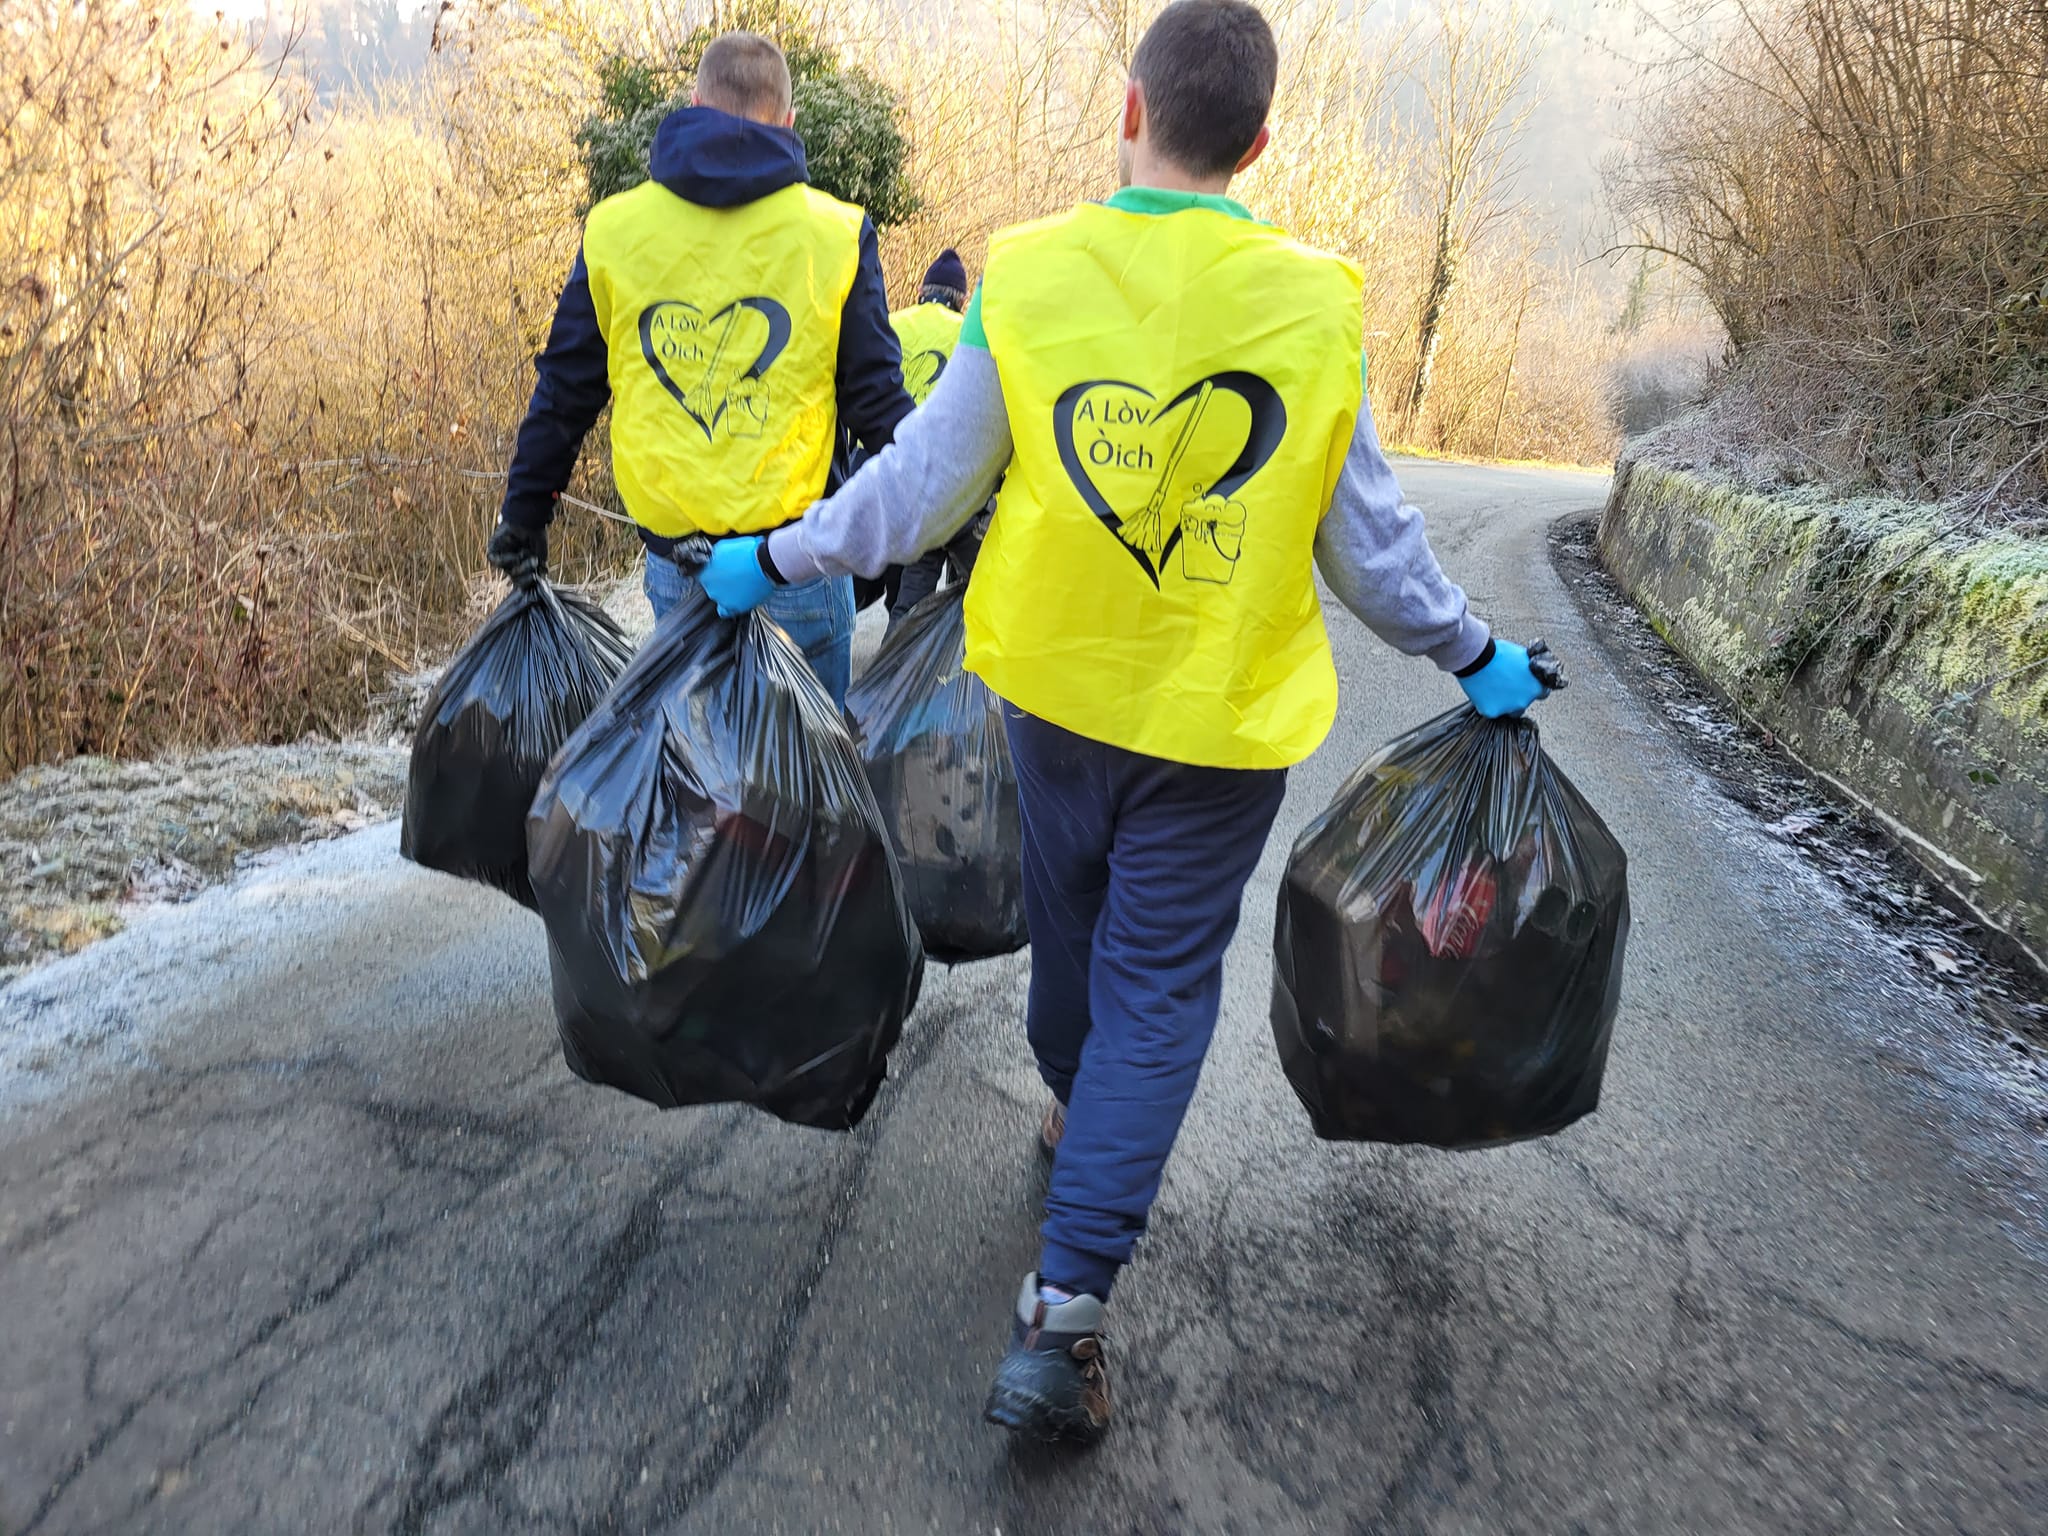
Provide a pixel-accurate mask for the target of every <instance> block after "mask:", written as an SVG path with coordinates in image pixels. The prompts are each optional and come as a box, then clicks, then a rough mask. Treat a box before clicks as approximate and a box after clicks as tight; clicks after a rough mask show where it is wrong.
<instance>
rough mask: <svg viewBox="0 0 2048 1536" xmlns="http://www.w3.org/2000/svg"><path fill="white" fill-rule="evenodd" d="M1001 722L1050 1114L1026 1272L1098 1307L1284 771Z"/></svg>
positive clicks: (1147, 1183) (1178, 1093)
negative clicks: (1050, 1151) (1045, 1182)
mask: <svg viewBox="0 0 2048 1536" xmlns="http://www.w3.org/2000/svg"><path fill="white" fill-rule="evenodd" d="M1003 720H1004V724H1005V725H1006V726H1007V727H1008V731H1009V738H1010V759H1011V761H1012V762H1013V763H1014V764H1015V765H1016V769H1017V801H1018V807H1019V809H1020V810H1021V811H1022V813H1023V822H1024V848H1023V854H1024V859H1023V862H1024V916H1025V919H1026V921H1027V922H1028V923H1029V924H1030V927H1031V990H1030V994H1029V997H1028V1000H1027V1002H1026V1004H1025V1031H1026V1033H1027V1034H1028V1035H1029V1036H1030V1038H1031V1049H1032V1051H1033V1053H1034V1054H1035V1055H1036V1056H1037V1057H1038V1075H1039V1076H1040V1077H1042V1078H1044V1079H1045V1085H1046V1086H1047V1087H1048V1088H1050V1089H1051V1090H1052V1091H1053V1094H1054V1096H1055V1097H1057V1098H1058V1099H1059V1100H1060V1102H1062V1103H1063V1104H1065V1105H1066V1106H1067V1128H1066V1133H1065V1134H1064V1135H1063V1136H1062V1137H1061V1138H1060V1148H1059V1155H1058V1156H1057V1157H1055V1158H1054V1159H1053V1164H1052V1188H1051V1191H1050V1192H1049V1193H1048V1194H1047V1196H1046V1201H1045V1225H1044V1226H1043V1227H1042V1228H1041V1229H1040V1236H1041V1237H1042V1238H1043V1240H1044V1248H1043V1251H1042V1252H1041V1254H1040V1257H1039V1265H1038V1271H1039V1278H1040V1279H1042V1280H1044V1281H1045V1282H1046V1283H1047V1284H1049V1285H1060V1286H1065V1287H1067V1288H1068V1289H1069V1290H1075V1291H1088V1292H1091V1293H1093V1294H1094V1295H1097V1296H1102V1297H1107V1296H1108V1295H1109V1289H1110V1286H1111V1285H1112V1284H1113V1283H1114V1282H1115V1280H1116V1274H1117V1270H1118V1269H1119V1268H1121V1267H1122V1266H1123V1264H1124V1263H1126V1262H1127V1261H1128V1260H1129V1258H1130V1256H1131V1248H1132V1246H1133V1245H1134V1244H1135V1243H1136V1242H1137V1240H1138V1237H1139V1235H1140V1234H1141V1233H1143V1232H1144V1230H1145V1218H1146V1216H1147V1215H1148V1214H1149V1213H1150V1211H1151V1209H1152V1200H1153V1197H1154V1196H1156V1195H1157V1194H1158V1193H1159V1179H1160V1175H1161V1174H1162V1173H1164V1172H1165V1169H1166V1157H1167V1154H1168V1153H1169V1152H1171V1151H1172V1150H1173V1142H1174V1138H1175V1137H1176V1136H1178V1135H1179V1134H1180V1124H1181V1120H1182V1118H1183V1117H1184V1116H1185V1115H1186V1114H1187V1109H1188V1100H1189V1099H1190V1098H1191V1097H1193V1095H1194V1091H1195V1081H1196V1079H1197V1078H1199V1077H1200V1076H1201V1074H1202V1057H1203V1056H1204V1055H1205V1054H1206V1053H1207V1051H1208V1049H1209V1038H1210V1036H1211V1035H1212V1034H1214V1033H1215V1029H1216V1015H1217V1012H1218V1010H1219V1008H1220V1006H1221V1004H1222V1001H1223V952H1224V951H1225V950H1227V949H1228V948H1230V939H1231V935H1232V934H1233V933H1235V932H1236V931H1237V911H1238V905H1239V902H1240V900H1241V898H1242V897H1243V895H1244V886H1245V881H1246V880H1248V879H1249V878H1250V877H1251V873H1252V870H1253V869H1254V868H1255V867H1256V866H1257V864H1258V862H1259V854H1260V851H1261V850H1262V849H1264V847H1265V846H1266V834H1267V832H1268V831H1270V830H1271V828H1272V825H1273V818H1274V816H1275V815H1276V814H1277V813H1278V812H1279V809H1280V797H1281V795H1282V794H1283V793H1284V792H1285V791H1286V788H1287V773H1286V770H1284V769H1249V768H1191V767H1188V766H1187V765H1186V764H1183V763H1169V762H1165V761H1163V760H1161V759H1159V758H1156V757H1143V756H1140V755H1139V754H1138V753H1136V752H1126V751H1124V750H1123V749H1121V748H1119V747H1111V746H1105V745H1104V744H1103V743H1101V742H1099V741H1090V740H1089V739H1088V738H1087V737H1085V736H1076V735H1074V734H1073V733H1072V732H1071V731H1065V730H1062V729H1060V727H1058V726H1056V725H1054V724H1052V723H1051V722H1050V721H1046V720H1040V719H1037V718H1035V717H1033V716H1031V715H1027V714H1024V713H1022V712H1021V711H1019V710H1017V709H1015V708H1011V707H1007V706H1006V707H1005V708H1004V710H1003Z"/></svg>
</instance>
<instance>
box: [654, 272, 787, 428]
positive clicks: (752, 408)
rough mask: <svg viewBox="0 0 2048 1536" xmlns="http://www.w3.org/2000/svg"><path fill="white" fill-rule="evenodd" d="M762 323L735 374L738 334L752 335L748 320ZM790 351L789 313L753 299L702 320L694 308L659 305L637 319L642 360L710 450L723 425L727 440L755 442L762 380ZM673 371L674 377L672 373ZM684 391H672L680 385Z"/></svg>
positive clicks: (765, 402)
mask: <svg viewBox="0 0 2048 1536" xmlns="http://www.w3.org/2000/svg"><path fill="white" fill-rule="evenodd" d="M750 315H758V316H760V317H761V319H762V320H763V321H765V322H766V326H765V329H764V331H763V334H762V337H761V343H760V347H759V350H758V351H756V352H755V354H754V360H753V362H751V363H749V364H748V365H747V366H746V367H745V368H743V369H742V368H738V367H736V366H734V364H735V363H736V361H737V358H738V357H739V356H743V355H744V350H742V351H740V352H738V353H736V352H735V351H734V348H735V346H736V345H737V346H739V347H741V348H742V349H744V346H745V339H744V338H743V337H742V336H741V335H740V334H739V333H740V332H741V331H742V330H747V331H752V330H755V329H757V328H756V327H755V326H753V325H752V324H751V323H750V322H749V320H748V317H749V316H750ZM788 345H789V311H788V310H786V309H784V308H783V307H782V306H781V305H780V304H778V303H776V302H775V300H773V299H769V298H763V297H761V296H760V295H758V294H757V295H755V296H753V297H751V298H745V299H734V300H733V301H732V302H731V303H730V304H728V305H726V306H725V308H723V309H721V310H718V311H717V312H716V313H714V314H712V315H710V316H708V317H707V316H706V315H705V313H704V311H703V310H701V309H699V308H698V307H697V306H696V305H695V304H691V303H688V302H686V301H684V300H682V299H663V300H661V301H660V302H659V303H655V304H650V305H648V306H647V307H646V308H645V309H643V310H641V311H640V354H641V356H643V357H645V358H646V359H647V366H648V367H650V368H652V369H653V370H654V376H655V377H656V378H657V379H659V380H661V387H662V388H663V389H665V390H667V391H668V392H669V394H670V395H671V396H673V397H674V399H675V402H676V404H677V405H680V406H681V407H682V408H683V410H684V411H685V412H687V413H688V414H689V417H690V419H691V420H692V421H694V422H696V423H697V425H698V426H699V427H700V428H702V429H703V432H704V440H705V441H706V442H710V441H711V440H712V438H713V435H714V434H715V433H716V432H717V430H718V429H719V427H720V426H721V425H723V427H724V428H725V432H726V435H727V436H728V437H759V436H760V435H761V433H762V430H763V429H764V428H765V427H766V426H767V424H768V408H769V404H770V398H769V393H768V386H767V384H766V383H765V382H763V379H762V376H763V375H764V374H766V373H767V372H768V370H769V369H770V368H772V367H774V366H775V360H776V359H777V358H778V357H780V356H782V350H783V348H785V347H787V346H788ZM671 368H673V369H674V370H675V371H674V372H673V373H672V372H670V369H671ZM679 376H680V377H681V378H683V379H684V380H686V381H687V383H683V384H678V383H677V382H676V380H677V378H678V377H679Z"/></svg>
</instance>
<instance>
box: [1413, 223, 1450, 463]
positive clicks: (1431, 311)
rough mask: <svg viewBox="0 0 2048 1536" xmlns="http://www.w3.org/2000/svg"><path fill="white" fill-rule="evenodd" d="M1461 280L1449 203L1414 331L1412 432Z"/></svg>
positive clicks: (1425, 398)
mask: <svg viewBox="0 0 2048 1536" xmlns="http://www.w3.org/2000/svg"><path fill="white" fill-rule="evenodd" d="M1457 281H1458V255H1457V251H1456V249H1455V248H1454V246H1453V244H1452V241H1451V210H1450V209H1449V208H1448V207H1446V208H1444V209H1443V210H1442V211H1441V212H1439V213H1438V214H1437V218H1436V258H1435V261H1434V262H1433V263H1432V264H1431V267H1430V272H1429V286H1428V288H1426V289H1425V290H1423V299H1422V321H1421V324H1420V325H1418V326H1417V327H1416V332H1415V384H1414V387H1413V388H1411V389H1410V390H1409V391H1408V431H1409V433H1410V434H1411V435H1412V434H1413V433H1414V431H1415V430H1416V427H1417V426H1418V425H1419V424H1420V422H1421V420H1422V407H1423V405H1424V403H1425V402H1426V401H1427V400H1428V399H1429V385H1430V379H1431V377H1432V376H1433V375H1434V374H1435V372H1436V349H1437V346H1438V344H1439V343H1440V342H1441V341H1442V340H1443V323H1444V307H1445V305H1447V304H1449V303H1450V299H1451V289H1452V288H1453V287H1454V286H1455V285H1456V284H1457Z"/></svg>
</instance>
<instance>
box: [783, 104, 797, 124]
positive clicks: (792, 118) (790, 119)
mask: <svg viewBox="0 0 2048 1536" xmlns="http://www.w3.org/2000/svg"><path fill="white" fill-rule="evenodd" d="M782 126H783V127H785V128H794V127H795V126H796V108H795V107H791V108H790V109H789V110H788V111H787V112H785V113H784V114H783V117H782Z"/></svg>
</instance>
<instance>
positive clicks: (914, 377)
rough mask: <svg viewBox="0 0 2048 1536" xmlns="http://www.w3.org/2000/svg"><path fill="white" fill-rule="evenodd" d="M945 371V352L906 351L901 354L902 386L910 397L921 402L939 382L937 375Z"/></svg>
mask: <svg viewBox="0 0 2048 1536" xmlns="http://www.w3.org/2000/svg"><path fill="white" fill-rule="evenodd" d="M945 371H946V354H945V353H943V352H939V351H936V350H934V351H929V352H906V353H904V354H903V387H904V388H905V389H906V390H908V391H909V392H910V398H911V399H913V400H915V401H917V402H918V403H919V404H922V403H923V402H924V401H925V400H926V399H927V398H929V396H930V395H931V392H932V389H933V387H934V386H935V385H936V384H937V383H938V382H939V375H940V374H942V373H944V372H945Z"/></svg>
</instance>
